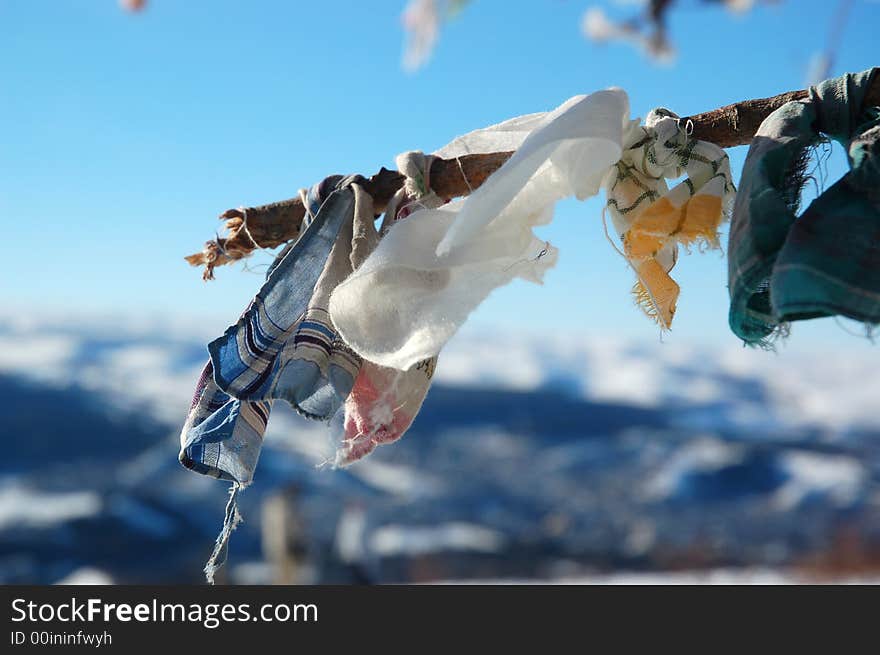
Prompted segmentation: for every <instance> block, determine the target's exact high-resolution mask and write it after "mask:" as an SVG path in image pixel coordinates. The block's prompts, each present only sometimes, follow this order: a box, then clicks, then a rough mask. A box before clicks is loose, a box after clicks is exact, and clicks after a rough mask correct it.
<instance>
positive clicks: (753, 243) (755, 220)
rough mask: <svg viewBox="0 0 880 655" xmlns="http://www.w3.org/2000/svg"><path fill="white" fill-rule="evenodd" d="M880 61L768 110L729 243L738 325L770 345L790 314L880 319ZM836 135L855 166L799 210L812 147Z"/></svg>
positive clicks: (734, 325) (739, 331)
mask: <svg viewBox="0 0 880 655" xmlns="http://www.w3.org/2000/svg"><path fill="white" fill-rule="evenodd" d="M878 70H880V69H877V68H874V69H871V70H867V71H864V72H861V73H857V74H852V73H848V74H846V75H842V76H841V77H838V78H835V79H832V80H826V81H825V82H822V83H821V84H819V85H818V86H816V87H812V88H810V90H809V97H808V98H807V99H806V100H802V101H794V102H789V103H787V104H785V105H783V106H782V107H780V108H779V109H777V110H776V111H774V112H773V113H772V114H770V115H769V116H768V117H767V118H766V119H765V120H764V122H763V123H762V124H761V127H760V128H758V131H757V133H756V134H755V138H754V140H753V141H752V144H751V146H750V147H749V153H748V156H747V157H746V163H745V167H744V169H743V174H742V179H741V181H740V191H739V194H738V196H737V199H736V203H735V205H734V213H733V222H732V225H731V229H730V239H729V246H728V277H729V289H730V317H729V322H730V327H731V329H732V330H733V332H734V333H735V334H736V335H737V336H739V337H740V338H742V339H743V340H744V341H745V342H746V343H748V344H751V345H762V346H765V345H767V344H768V343H769V341H770V339H771V338H772V336H773V335H774V333H775V332H777V330H778V329H779V327H780V325H783V324H785V323H786V322H789V321H797V320H803V319H810V318H817V317H821V316H832V315H841V316H845V317H848V318H852V319H855V320H859V321H863V322H867V323H877V322H880V109H878V108H877V107H867V108H863V106H862V105H863V102H864V99H865V95H866V93H867V90H868V89H869V88H870V86H871V83H872V82H873V80H874V77H875V75H877V74H878ZM823 135H826V136H827V137H829V138H831V139H834V140H835V141H837V142H839V143H840V144H841V145H843V146H844V147H845V148H846V150H847V156H848V160H849V166H850V170H849V171H848V172H847V173H846V174H845V175H844V176H843V177H842V178H841V179H840V180H839V181H838V182H836V183H835V184H834V185H833V186H831V187H830V188H829V189H827V190H826V191H825V192H824V193H822V194H821V195H820V196H819V197H818V198H816V199H815V200H814V201H813V202H812V203H811V204H810V206H809V207H808V208H807V210H806V211H805V212H804V213H803V214H802V215H801V216H800V217H796V213H797V210H798V206H799V199H800V193H801V189H802V187H803V185H804V183H805V181H806V179H807V176H806V173H805V171H806V165H807V162H808V159H809V151H810V148H812V147H813V146H815V145H816V144H818V143H819V142H820V141H821V140H823V138H825V137H823Z"/></svg>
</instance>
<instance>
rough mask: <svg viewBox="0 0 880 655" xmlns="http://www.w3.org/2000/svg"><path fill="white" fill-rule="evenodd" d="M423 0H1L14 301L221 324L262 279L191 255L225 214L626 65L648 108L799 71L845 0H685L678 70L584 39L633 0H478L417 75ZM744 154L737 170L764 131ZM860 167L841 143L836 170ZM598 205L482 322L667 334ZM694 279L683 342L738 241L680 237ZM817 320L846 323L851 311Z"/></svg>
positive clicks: (681, 319) (867, 31)
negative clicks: (126, 5) (607, 231)
mask: <svg viewBox="0 0 880 655" xmlns="http://www.w3.org/2000/svg"><path fill="white" fill-rule="evenodd" d="M404 4H405V3H404V2H403V0H378V1H371V2H363V1H360V2H358V1H348V2H344V1H339V2H288V1H282V0H271V1H270V0H251V1H248V2H242V1H233V0H210V1H208V0H199V1H197V0H186V1H183V0H150V5H149V7H148V9H147V10H146V11H145V12H143V13H141V14H139V15H131V14H128V13H126V12H123V11H121V10H120V9H119V8H118V6H117V3H116V0H0V23H2V25H3V26H4V38H3V39H2V41H0V125H2V126H3V128H2V137H0V215H2V225H3V237H4V244H5V247H4V253H3V265H2V271H3V279H4V281H3V283H2V288H3V296H4V300H5V303H6V304H7V305H11V307H13V308H15V309H16V310H18V311H22V312H30V311H43V310H45V309H46V308H53V309H54V310H55V311H62V312H65V311H72V312H76V313H88V312H108V311H119V312H126V313H130V314H136V315H143V316H149V317H151V318H155V317H157V316H162V315H164V314H169V313H173V314H176V315H179V316H185V317H186V316H191V317H196V316H202V317H204V320H205V321H206V322H208V323H210V325H214V326H216V328H217V330H221V329H222V328H223V327H224V326H225V325H226V324H227V323H229V322H231V321H233V320H234V319H235V318H236V317H237V316H238V314H239V312H240V311H241V310H242V309H243V307H244V306H245V304H246V303H247V301H248V300H249V298H250V297H251V295H252V294H253V293H254V292H255V291H256V289H257V288H258V286H259V284H260V282H261V279H262V278H261V276H260V275H257V274H255V273H253V272H243V271H242V270H241V267H240V266H237V267H228V268H225V269H220V270H219V271H218V279H217V280H216V281H215V282H213V283H210V284H207V285H206V284H203V283H202V282H201V280H200V276H199V273H198V272H197V271H196V270H195V269H191V268H189V267H188V266H187V265H186V264H185V263H184V261H183V259H182V256H183V255H184V254H187V253H190V252H193V251H195V250H198V249H199V247H200V246H201V244H202V243H203V242H204V241H205V239H206V238H207V237H210V236H211V235H212V234H213V232H214V230H215V229H217V228H218V227H219V222H218V221H216V219H215V217H216V215H217V214H218V213H219V212H220V211H222V210H224V209H226V208H228V207H235V206H239V205H254V204H261V203H265V202H269V201H273V200H279V199H282V198H287V197H291V196H292V195H295V193H296V191H297V189H298V188H300V187H302V186H307V185H309V184H311V183H312V182H315V181H317V180H319V179H320V178H322V177H323V176H324V175H326V174H329V173H335V172H339V173H348V172H360V173H365V174H370V173H372V172H374V171H376V170H378V168H379V167H380V166H382V165H385V166H389V167H390V166H392V165H393V161H394V159H393V158H394V155H395V154H396V153H398V152H401V151H404V150H409V149H416V148H418V149H423V150H425V151H429V150H432V149H434V148H436V147H439V146H440V145H442V144H444V143H446V142H447V141H448V140H450V139H451V138H452V137H454V136H456V135H457V134H460V133H463V132H466V131H468V130H471V129H473V128H477V127H482V126H484V125H487V124H489V123H493V122H497V121H499V120H502V119H505V118H508V117H511V116H514V115H517V114H521V113H526V112H532V111H539V110H546V109H550V108H553V107H555V106H556V105H558V104H559V103H561V102H562V101H563V100H565V99H566V98H568V97H570V96H572V95H575V94H578V93H585V92H590V91H593V90H597V89H601V88H604V87H607V86H611V85H617V86H621V87H623V88H625V89H626V90H627V91H628V92H629V94H630V99H631V105H632V109H633V112H634V114H635V115H641V116H644V114H645V113H646V112H647V111H648V110H649V109H651V108H652V107H654V106H658V105H662V106H666V107H669V108H670V109H673V110H674V111H677V112H679V113H681V114H690V113H695V112H698V111H701V110H706V109H711V108H714V107H716V106H719V105H722V104H726V103H728V102H732V101H735V100H739V99H744V98H754V97H761V96H767V95H773V94H775V93H778V92H781V91H784V90H788V89H792V88H800V87H801V86H802V85H803V82H804V77H805V74H806V69H807V65H808V61H809V59H810V57H811V55H813V54H814V53H815V52H816V51H817V50H819V49H820V48H821V47H822V46H823V44H824V42H825V39H826V33H827V27H826V25H827V24H828V20H829V18H830V16H831V14H832V12H833V8H834V5H835V4H836V3H832V2H827V1H823V0H786V1H785V2H783V3H782V4H781V5H779V6H775V7H759V8H757V9H756V10H754V11H753V12H751V13H750V14H748V15H745V16H741V17H737V16H732V15H731V14H729V13H727V12H725V11H723V10H721V9H715V8H709V9H705V8H701V7H698V3H697V2H696V0H681V2H680V4H681V5H682V8H681V10H679V11H676V12H674V13H673V15H672V21H671V26H670V27H671V32H672V38H673V40H674V43H675V45H676V46H677V48H678V51H679V55H678V59H677V62H676V64H675V65H673V66H671V67H665V68H664V67H658V66H655V65H652V64H650V63H649V62H647V61H646V60H645V59H644V58H643V57H642V56H641V55H640V54H639V53H637V52H635V51H634V50H632V49H631V48H629V47H627V46H623V45H616V44H612V45H609V46H606V47H599V46H596V45H594V44H593V43H590V42H588V41H586V40H585V39H584V38H583V37H582V36H581V34H580V19H581V15H582V14H583V12H584V10H585V9H586V8H587V6H589V5H591V4H604V5H605V6H607V8H608V10H609V12H611V13H612V14H615V13H616V14H617V15H620V14H621V13H623V12H626V11H632V9H631V8H626V7H624V8H621V7H619V6H616V5H614V4H610V3H607V2H606V3H596V2H590V1H589V0H568V1H562V0H520V1H516V2H512V1H502V0H474V1H473V2H472V3H471V4H470V5H469V6H468V7H467V8H466V9H465V10H464V11H463V12H462V14H461V15H460V17H459V18H458V19H456V20H455V21H453V22H451V23H450V24H448V25H447V26H446V28H445V29H444V30H443V33H442V35H441V39H440V43H439V47H438V48H437V50H436V52H435V54H434V57H433V59H432V61H431V62H430V63H429V64H428V66H427V67H425V68H424V69H422V70H421V71H420V72H418V73H416V74H414V75H412V74H406V73H404V72H403V71H402V70H401V68H400V63H399V60H400V54H401V42H402V31H401V27H400V19H399V15H400V11H401V9H402V8H403V5H404ZM878 22H880V3H877V2H872V1H871V0H858V1H857V2H856V5H855V8H854V11H853V13H852V15H851V16H850V20H849V23H848V25H847V30H846V38H845V39H844V41H843V45H842V48H841V50H840V52H839V55H838V61H837V64H836V66H835V71H834V72H835V73H840V72H843V71H846V70H853V71H855V70H862V69H865V68H868V67H870V66H871V65H877V64H880V59H878V52H880V51H878V48H877V41H876V33H877V25H878ZM731 156H732V161H733V165H734V169H735V171H736V173H735V174H736V176H737V178H738V174H739V169H740V167H741V164H742V161H743V159H744V157H745V148H737V149H734V150H732V151H731ZM840 171H841V167H840V161H839V159H838V160H837V161H836V162H835V163H833V164H832V166H831V170H830V171H829V173H830V174H831V175H833V176H836V175H837V174H839V173H840ZM600 208H601V204H600V202H599V201H598V200H593V201H590V202H587V203H578V202H575V201H570V202H564V203H562V204H561V205H560V206H559V207H558V211H557V215H556V219H555V220H554V223H553V224H552V225H551V226H549V227H548V228H546V229H544V230H543V234H544V235H546V237H547V238H549V239H550V240H551V241H552V242H554V243H555V244H556V245H557V246H559V247H560V250H561V253H560V260H559V264H558V266H557V268H556V269H554V270H552V271H550V273H549V274H548V276H547V280H546V285H545V286H544V287H543V288H542V287H535V286H532V285H528V284H525V283H515V284H514V285H511V286H509V287H506V288H504V289H501V290H498V291H496V292H495V294H493V296H492V297H491V298H490V299H489V301H488V302H487V303H486V304H485V305H484V306H483V307H481V309H480V310H479V311H478V313H477V314H475V315H474V317H473V324H474V326H475V327H476V328H479V329H483V328H487V329H495V328H497V327H508V328H509V327H513V326H523V325H525V326H527V327H529V328H532V329H545V328H551V327H553V328H555V329H563V330H567V331H578V330H583V331H586V332H590V333H598V332H605V333H607V332H615V333H621V334H626V335H632V336H638V337H644V338H649V339H656V338H657V330H656V329H655V328H654V326H653V325H652V324H650V323H649V322H648V321H647V320H646V319H645V318H644V317H643V316H641V315H640V314H639V313H638V311H637V310H636V309H635V308H634V307H633V305H632V303H631V300H630V297H629V293H628V292H629V289H630V287H631V285H632V275H631V273H630V271H629V270H628V269H627V268H626V266H625V265H624V263H623V262H622V261H621V260H620V258H619V257H618V256H617V255H616V254H615V253H614V252H613V251H612V250H611V248H610V246H609V245H608V244H607V243H606V241H605V238H604V236H603V233H602V226H601V221H600ZM267 261H269V257H268V256H266V255H263V256H261V257H258V258H255V259H254V262H253V264H257V263H263V264H265V263H266V262H267ZM675 275H676V277H677V279H678V280H679V281H680V283H681V285H682V288H683V294H682V298H681V300H680V304H679V311H678V315H677V316H676V325H674V330H673V334H672V335H670V336H669V337H668V339H680V338H690V337H693V336H699V337H701V338H702V339H704V340H710V341H728V340H732V339H733V337H732V336H731V335H730V334H729V332H728V331H727V323H726V315H727V292H726V288H725V284H726V264H725V261H724V259H723V258H722V256H721V255H720V254H718V253H708V254H704V255H698V254H694V255H691V256H689V257H684V258H682V259H681V260H680V263H679V265H678V267H677V268H676V273H675ZM801 333H802V334H803V335H804V336H803V337H802V338H803V339H805V340H809V339H826V338H827V339H846V336H845V335H843V334H842V332H841V330H840V329H839V327H837V326H836V325H834V324H830V325H828V324H826V325H824V326H819V327H810V328H803V329H801V328H798V331H796V333H795V334H796V336H798V335H799V334H801ZM850 341H852V339H850ZM805 343H806V341H805Z"/></svg>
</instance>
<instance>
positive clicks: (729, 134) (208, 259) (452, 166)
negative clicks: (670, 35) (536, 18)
mask: <svg viewBox="0 0 880 655" xmlns="http://www.w3.org/2000/svg"><path fill="white" fill-rule="evenodd" d="M807 95H808V91H807V90H806V89H803V90H800V91H789V92H788V93H781V94H779V95H776V96H773V97H771V98H758V99H756V100H744V101H742V102H737V103H734V104H732V105H727V106H725V107H720V108H718V109H713V110H712V111H707V112H704V113H702V114H695V115H693V116H688V117H685V118H684V119H683V120H685V121H690V122H691V123H692V125H693V134H694V136H695V137H696V138H698V139H701V140H703V141H709V142H711V143H715V144H717V145H719V146H721V147H722V148H730V147H733V146H740V145H746V144H748V143H750V142H751V140H752V137H754V135H755V132H756V131H757V130H758V127H759V126H760V125H761V123H762V122H763V121H764V119H765V118H766V117H767V116H769V115H770V114H771V113H772V112H774V111H775V110H776V109H778V108H779V107H781V106H782V105H784V104H785V103H787V102H790V101H792V100H801V99H803V98H806V97H807ZM874 105H880V75H876V76H875V77H874V80H873V84H872V86H871V88H870V89H868V94H867V96H866V98H865V106H874ZM512 154H513V153H512V152H493V153H488V154H483V155H464V156H462V157H460V158H458V159H437V160H435V161H434V163H433V165H432V166H431V188H432V189H433V190H434V191H435V193H437V195H439V196H440V197H441V198H455V197H458V196H465V195H467V194H468V193H470V191H471V190H472V189H476V188H477V187H479V186H480V185H481V184H483V182H485V181H486V178H488V177H489V176H490V175H491V174H492V173H494V172H495V171H496V170H498V169H499V168H501V165H502V164H504V162H506V161H507V160H508V159H509V158H510V156H511V155H512ZM403 181H404V178H403V176H402V175H401V174H400V173H398V172H397V171H391V170H388V169H386V168H382V169H381V170H380V171H379V172H378V173H376V174H375V175H373V176H372V177H371V178H370V179H369V180H368V181H367V182H366V184H365V190H366V191H367V192H368V193H369V194H370V195H371V196H372V197H373V200H374V202H375V207H376V211H377V212H378V211H382V210H383V209H384V208H385V205H386V204H387V203H388V201H389V200H391V197H392V196H393V195H394V194H395V193H396V192H397V191H398V190H399V189H400V188H401V187H402V186H403ZM304 215H305V208H304V207H303V204H302V201H301V200H300V199H299V198H292V199H290V200H282V201H280V202H274V203H271V204H269V205H261V206H259V207H248V208H247V209H229V210H227V211H225V212H223V213H222V214H221V215H220V218H221V219H225V220H226V224H225V228H226V230H227V231H228V236H227V237H225V238H217V239H215V240H214V241H209V242H207V243H206V244H205V247H204V249H203V250H202V252H199V253H196V254H193V255H189V256H188V257H186V261H188V262H189V263H190V264H192V265H193V266H204V273H203V277H204V279H206V280H209V279H212V278H213V277H214V268H215V267H217V266H222V265H224V264H228V263H230V262H233V261H236V260H238V259H242V258H244V257H247V256H248V255H249V254H251V253H252V252H253V251H254V250H256V249H258V248H274V247H276V246H279V245H281V244H282V243H284V242H286V241H289V240H291V239H295V238H296V237H297V236H299V230H300V225H301V224H302V219H303V216H304Z"/></svg>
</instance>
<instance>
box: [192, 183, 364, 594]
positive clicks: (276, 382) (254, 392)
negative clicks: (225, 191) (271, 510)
mask: <svg viewBox="0 0 880 655" xmlns="http://www.w3.org/2000/svg"><path fill="white" fill-rule="evenodd" d="M362 179H363V178H360V177H357V176H355V177H347V178H342V177H340V176H333V177H332V178H328V179H327V180H324V181H323V182H321V183H320V184H318V185H315V187H313V188H312V189H311V190H310V191H309V192H308V193H305V194H304V196H303V197H304V201H305V207H306V217H305V220H304V226H303V230H302V232H301V236H300V237H299V238H298V239H297V240H296V242H294V243H292V244H290V245H288V246H287V247H285V248H284V249H283V250H282V251H281V252H280V253H279V255H278V257H277V258H276V259H275V261H274V262H273V264H272V266H271V267H270V269H269V272H268V274H267V278H266V282H265V284H264V285H263V287H262V288H261V289H260V291H259V293H257V295H256V297H255V298H254V300H253V301H252V302H251V304H250V306H249V307H248V308H247V309H246V310H245V312H244V313H243V314H242V316H241V318H240V319H239V320H238V322H237V323H236V324H235V325H233V326H231V327H230V328H229V329H227V330H226V332H225V333H224V334H223V336H221V337H220V338H219V339H216V340H214V341H212V342H211V343H210V344H209V345H208V352H209V354H210V360H209V361H208V363H207V365H206V366H205V368H204V370H203V371H202V375H201V377H200V379H199V382H198V384H197V385H196V391H195V396H194V399H193V404H192V407H191V409H190V413H189V415H188V416H187V419H186V422H185V424H184V426H183V429H182V431H181V436H180V440H181V451H180V462H181V463H182V464H183V465H184V466H186V467H187V468H189V469H191V470H194V471H196V472H198V473H202V474H204V475H211V476H213V477H216V478H219V479H222V480H228V481H230V482H231V483H232V488H231V492H230V498H229V503H228V504H227V507H226V518H225V520H224V522H223V528H222V530H221V532H220V535H219V536H218V538H217V542H216V544H215V547H214V551H213V553H212V554H211V557H210V559H209V560H208V563H207V565H206V566H205V573H206V575H207V577H208V580H209V582H213V577H214V573H215V571H216V569H217V568H218V567H219V566H221V565H222V563H223V561H224V560H225V558H226V551H227V544H228V541H229V536H230V534H231V532H232V530H233V529H234V528H235V526H236V524H237V522H238V520H239V515H238V509H237V502H236V501H237V496H238V494H239V493H240V491H241V490H242V489H244V488H245V487H246V486H247V485H248V484H250V482H251V480H252V479H253V474H254V469H255V468H256V466H257V461H258V459H259V455H260V449H261V447H262V443H263V435H264V433H265V431H266V424H267V422H268V420H269V413H270V411H271V408H272V403H273V401H274V400H276V399H284V400H287V401H288V402H289V403H290V404H291V405H292V406H293V407H294V408H295V409H296V410H297V411H298V412H300V413H301V414H303V415H304V416H307V417H308V418H313V419H322V420H324V419H329V418H330V417H332V416H333V415H334V414H336V413H337V411H338V410H339V408H340V407H341V406H342V403H343V402H344V401H345V399H346V398H347V397H348V395H349V393H350V391H351V389H352V387H353V386H354V380H355V378H356V377H357V375H358V372H359V370H360V367H361V359H360V357H358V356H357V355H356V354H354V352H353V351H351V349H349V348H348V347H347V346H346V345H345V344H344V343H343V342H342V340H341V339H339V338H338V336H337V334H336V331H335V329H334V328H333V325H332V323H331V321H330V318H329V314H328V313H327V302H328V300H329V297H330V293H331V292H332V291H333V289H334V288H335V286H336V285H337V284H338V283H339V282H340V281H341V280H342V279H344V278H345V277H346V276H347V275H348V274H349V273H351V271H352V266H353V264H352V261H353V252H354V250H355V249H356V248H357V247H358V240H359V239H361V238H363V233H364V231H368V230H369V229H372V230H373V231H374V232H375V227H373V219H374V216H373V207H372V198H370V196H369V195H368V194H367V193H366V192H364V191H363V190H362V189H361V188H360V187H359V186H358V183H359V182H360V181H361V180H362Z"/></svg>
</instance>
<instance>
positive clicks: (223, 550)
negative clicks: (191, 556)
mask: <svg viewBox="0 0 880 655" xmlns="http://www.w3.org/2000/svg"><path fill="white" fill-rule="evenodd" d="M244 488H245V485H243V484H240V483H238V482H233V483H232V485H231V486H230V487H229V500H228V501H227V503H226V514H225V517H224V518H223V528H222V529H221V530H220V534H219V535H217V541H216V542H215V543H214V550H213V551H212V552H211V557H209V558H208V561H207V563H206V564H205V568H204V571H205V579H206V580H207V582H208V584H210V585H213V584H214V575H215V574H216V573H217V570H218V569H219V568H220V567H222V566H223V564H225V563H226V555H227V554H228V552H229V538H230V537H231V536H232V532H233V531H234V530H235V528H237V527H238V524H239V523H241V521H242V518H241V514H240V513H239V511H238V494H239V493H240V492H241V491H242V490H243V489H244Z"/></svg>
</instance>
